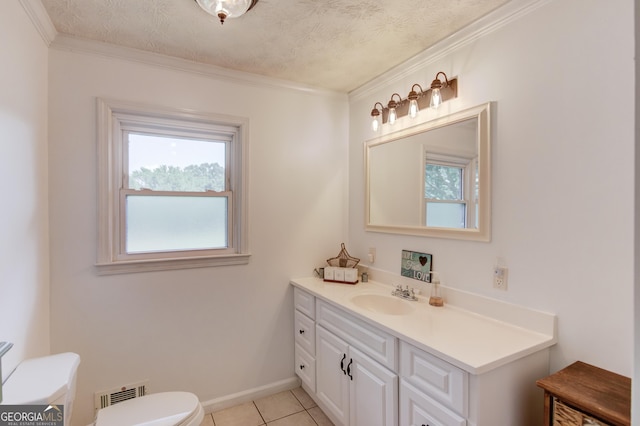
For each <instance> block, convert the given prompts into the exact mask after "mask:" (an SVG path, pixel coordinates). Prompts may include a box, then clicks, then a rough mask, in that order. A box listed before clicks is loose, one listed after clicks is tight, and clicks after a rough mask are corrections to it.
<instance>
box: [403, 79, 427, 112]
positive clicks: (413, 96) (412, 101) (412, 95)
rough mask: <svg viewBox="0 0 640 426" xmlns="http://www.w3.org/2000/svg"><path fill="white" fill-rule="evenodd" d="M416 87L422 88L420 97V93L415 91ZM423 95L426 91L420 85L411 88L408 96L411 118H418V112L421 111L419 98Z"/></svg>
mask: <svg viewBox="0 0 640 426" xmlns="http://www.w3.org/2000/svg"><path fill="white" fill-rule="evenodd" d="M416 86H418V88H420V95H418V93H417V92H416V91H415V90H413V89H414V88H415V87H416ZM423 94H424V91H423V90H422V86H420V85H419V84H418V83H416V84H414V85H413V86H411V91H410V92H409V95H408V96H407V99H409V117H411V118H416V117H417V116H418V111H420V107H419V106H418V98H419V97H420V96H422V95H423Z"/></svg>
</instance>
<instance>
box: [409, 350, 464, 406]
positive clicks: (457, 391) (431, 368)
mask: <svg viewBox="0 0 640 426" xmlns="http://www.w3.org/2000/svg"><path fill="white" fill-rule="evenodd" d="M400 376H401V377H403V378H405V379H406V381H407V382H408V383H411V384H412V385H413V386H415V387H416V388H417V389H419V390H420V391H422V392H424V393H426V394H428V395H430V396H431V397H433V398H434V399H435V400H437V401H439V402H440V403H442V404H444V405H445V406H447V407H449V408H452V409H453V410H454V411H456V412H457V413H459V414H461V415H462V416H465V417H466V416H467V407H468V387H469V376H468V375H467V373H466V372H465V371H463V370H461V369H459V368H458V367H455V366H453V365H451V364H449V363H448V362H446V361H443V360H441V359H439V358H436V357H435V356H433V355H431V354H428V353H426V352H424V351H422V350H420V349H418V348H416V347H415V346H412V345H410V344H408V343H405V342H400Z"/></svg>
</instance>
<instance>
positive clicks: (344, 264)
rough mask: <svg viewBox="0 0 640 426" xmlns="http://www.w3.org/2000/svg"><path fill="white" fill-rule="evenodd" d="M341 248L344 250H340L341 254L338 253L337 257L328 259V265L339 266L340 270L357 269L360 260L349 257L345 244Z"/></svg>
mask: <svg viewBox="0 0 640 426" xmlns="http://www.w3.org/2000/svg"><path fill="white" fill-rule="evenodd" d="M340 247H341V248H342V249H341V250H340V253H338V255H337V256H336V257H332V258H331V259H327V263H328V264H329V266H337V267H340V268H355V267H356V266H357V265H358V263H360V259H358V258H357V257H353V256H351V255H349V253H348V252H347V249H346V247H345V246H344V243H342V244H341V245H340Z"/></svg>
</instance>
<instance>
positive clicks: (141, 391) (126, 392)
mask: <svg viewBox="0 0 640 426" xmlns="http://www.w3.org/2000/svg"><path fill="white" fill-rule="evenodd" d="M148 383H149V382H148V381H144V382H139V383H133V384H130V385H125V386H121V387H119V388H114V389H111V390H108V391H104V392H96V393H95V407H96V411H98V410H100V409H101V408H105V407H108V406H110V405H113V404H117V403H118V402H122V401H127V400H129V399H133V398H138V397H141V396H144V395H146V394H147V384H148Z"/></svg>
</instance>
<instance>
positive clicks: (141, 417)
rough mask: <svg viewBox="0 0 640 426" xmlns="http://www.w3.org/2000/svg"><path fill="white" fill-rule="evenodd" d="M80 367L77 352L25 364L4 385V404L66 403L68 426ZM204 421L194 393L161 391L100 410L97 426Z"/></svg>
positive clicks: (175, 425)
mask: <svg viewBox="0 0 640 426" xmlns="http://www.w3.org/2000/svg"><path fill="white" fill-rule="evenodd" d="M79 364H80V357H79V356H78V355H77V354H74V353H62V354H57V355H50V356H45V357H42V358H34V359H29V360H26V361H23V362H21V363H20V364H19V365H18V367H17V368H16V369H15V371H14V372H13V373H12V374H11V376H9V378H8V379H7V381H6V382H5V383H4V385H3V386H2V394H3V400H2V404H5V405H9V404H12V405H24V404H50V405H57V404H64V424H65V426H68V425H69V421H70V419H71V411H72V409H73V400H74V399H75V393H76V373H77V371H78V365H79ZM203 418H204V410H203V408H202V405H201V404H200V401H199V400H198V397H197V396H195V395H194V394H192V393H189V392H160V393H155V394H150V395H145V396H142V397H140V398H134V399H130V400H128V401H124V402H120V403H118V404H114V405H111V406H109V407H106V408H103V409H101V410H99V411H98V416H97V418H96V421H95V426H134V425H144V426H199V425H200V423H201V422H202V419H203Z"/></svg>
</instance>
